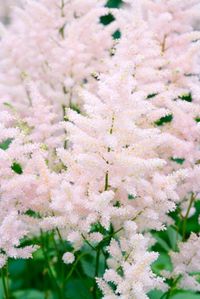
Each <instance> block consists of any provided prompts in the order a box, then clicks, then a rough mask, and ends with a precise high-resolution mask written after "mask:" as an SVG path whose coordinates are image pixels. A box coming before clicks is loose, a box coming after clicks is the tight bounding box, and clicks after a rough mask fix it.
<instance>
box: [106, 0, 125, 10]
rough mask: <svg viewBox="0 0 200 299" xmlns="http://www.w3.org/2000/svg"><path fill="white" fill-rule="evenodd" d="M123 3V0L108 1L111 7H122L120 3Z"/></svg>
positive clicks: (108, 5)
mask: <svg viewBox="0 0 200 299" xmlns="http://www.w3.org/2000/svg"><path fill="white" fill-rule="evenodd" d="M121 4H122V0H108V2H107V5H106V6H107V7H110V8H115V7H116V8H118V7H120V5H121Z"/></svg>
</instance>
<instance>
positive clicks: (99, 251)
mask: <svg viewBox="0 0 200 299" xmlns="http://www.w3.org/2000/svg"><path fill="white" fill-rule="evenodd" d="M100 253H101V248H100V247H99V248H97V252H96V264H95V275H94V279H95V278H96V277H98V275H99V260H100ZM93 298H94V299H97V283H96V280H95V281H94V287H93Z"/></svg>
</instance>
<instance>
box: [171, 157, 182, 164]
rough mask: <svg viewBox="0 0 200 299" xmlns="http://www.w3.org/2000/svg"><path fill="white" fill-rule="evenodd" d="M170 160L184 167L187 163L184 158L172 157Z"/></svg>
mask: <svg viewBox="0 0 200 299" xmlns="http://www.w3.org/2000/svg"><path fill="white" fill-rule="evenodd" d="M170 160H171V161H173V162H176V163H177V164H180V165H182V164H183V163H184V162H185V159H184V158H174V157H171V158H170Z"/></svg>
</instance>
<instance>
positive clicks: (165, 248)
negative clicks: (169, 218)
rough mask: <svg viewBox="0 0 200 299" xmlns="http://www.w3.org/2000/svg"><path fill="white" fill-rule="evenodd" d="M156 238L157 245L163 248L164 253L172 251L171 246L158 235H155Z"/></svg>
mask: <svg viewBox="0 0 200 299" xmlns="http://www.w3.org/2000/svg"><path fill="white" fill-rule="evenodd" d="M153 236H154V238H155V239H156V241H157V243H158V244H159V245H160V246H161V248H162V249H164V251H166V252H168V251H169V250H170V247H169V245H168V244H167V242H166V241H165V240H163V239H162V238H161V237H160V236H159V235H158V234H153Z"/></svg>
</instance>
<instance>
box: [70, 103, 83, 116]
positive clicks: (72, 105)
mask: <svg viewBox="0 0 200 299" xmlns="http://www.w3.org/2000/svg"><path fill="white" fill-rule="evenodd" d="M69 107H70V109H72V110H74V111H76V112H77V113H79V114H80V113H81V110H80V108H79V107H78V106H77V105H76V104H74V103H71V104H70V106H69Z"/></svg>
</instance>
